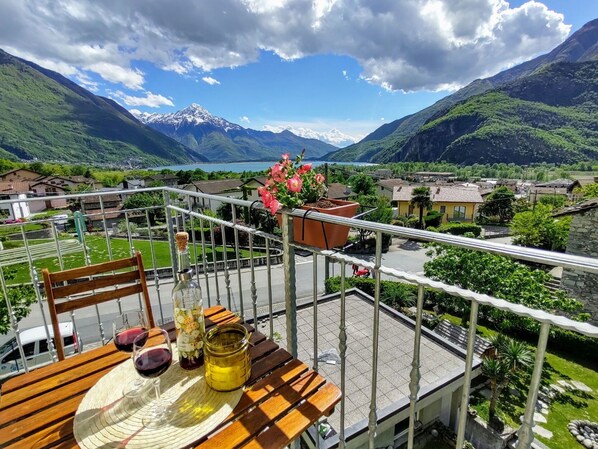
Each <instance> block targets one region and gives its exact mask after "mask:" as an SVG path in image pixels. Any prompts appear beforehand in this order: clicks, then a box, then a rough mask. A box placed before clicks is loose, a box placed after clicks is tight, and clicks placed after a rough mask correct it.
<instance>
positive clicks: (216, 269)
mask: <svg viewBox="0 0 598 449" xmlns="http://www.w3.org/2000/svg"><path fill="white" fill-rule="evenodd" d="M208 223H210V238H211V239H212V242H211V243H212V266H213V267H214V284H215V285H216V304H218V305H220V304H221V303H222V300H221V299H220V284H219V282H218V263H217V261H216V254H217V252H216V241H215V238H214V227H215V226H216V225H215V224H212V223H211V222H209V221H208Z"/></svg>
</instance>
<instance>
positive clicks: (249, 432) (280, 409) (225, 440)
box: [199, 371, 326, 449]
mask: <svg viewBox="0 0 598 449" xmlns="http://www.w3.org/2000/svg"><path fill="white" fill-rule="evenodd" d="M325 382H326V380H325V379H324V378H323V377H322V376H320V375H319V374H318V373H316V372H313V371H311V372H308V373H307V374H305V375H303V376H302V377H300V378H299V379H297V380H296V381H294V382H293V383H291V384H290V385H288V384H287V385H283V386H282V387H281V388H280V389H278V390H277V394H275V395H273V396H271V397H270V398H268V400H266V401H265V402H262V403H261V404H260V405H258V406H257V407H256V408H254V409H252V410H251V411H250V412H249V413H247V414H246V415H245V416H243V417H242V418H241V419H239V420H237V421H235V422H233V423H232V424H231V425H230V426H229V427H227V431H226V432H220V433H217V434H216V435H214V437H212V438H209V439H208V440H207V441H206V442H204V443H203V444H201V445H200V446H199V447H200V448H201V449H210V448H213V449H222V448H229V447H230V448H232V447H236V446H238V445H239V444H243V443H244V442H245V441H247V440H248V439H250V438H253V437H255V436H257V435H258V434H259V432H260V431H261V430H262V429H264V427H266V426H268V425H270V423H272V422H274V421H275V420H276V419H278V418H280V416H282V415H283V414H284V413H286V411H287V410H289V409H290V408H291V407H293V406H294V405H295V404H297V403H299V402H300V401H301V400H303V399H304V398H305V397H307V396H308V395H310V394H311V393H313V392H314V391H317V389H318V388H319V387H320V386H322V385H323V384H324V383H325Z"/></svg>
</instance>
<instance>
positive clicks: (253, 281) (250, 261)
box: [237, 234, 257, 326]
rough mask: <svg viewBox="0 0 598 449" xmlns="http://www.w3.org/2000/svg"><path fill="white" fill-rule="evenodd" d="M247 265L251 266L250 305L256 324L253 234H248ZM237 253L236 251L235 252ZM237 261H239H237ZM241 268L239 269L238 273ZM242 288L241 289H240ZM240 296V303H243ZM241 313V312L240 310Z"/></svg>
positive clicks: (255, 323)
mask: <svg viewBox="0 0 598 449" xmlns="http://www.w3.org/2000/svg"><path fill="white" fill-rule="evenodd" d="M248 237H249V266H250V268H251V281H250V282H251V287H250V291H251V305H252V306H253V324H254V325H255V326H257V288H256V286H255V263H254V261H253V234H249V236H248ZM237 254H238V253H237ZM237 263H239V262H237ZM237 267H238V265H237ZM240 272H241V270H240V269H239V273H240ZM241 290H242V289H241ZM242 298H243V297H241V303H243V300H242ZM241 310H242V309H241ZM241 313H243V312H242V311H241Z"/></svg>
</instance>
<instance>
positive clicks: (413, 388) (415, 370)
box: [407, 285, 424, 449]
mask: <svg viewBox="0 0 598 449" xmlns="http://www.w3.org/2000/svg"><path fill="white" fill-rule="evenodd" d="M423 310H424V286H423V285H419V286H418V288H417V312H416V317H415V335H414V339H413V360H412V361H411V373H410V374H409V379H410V382H409V435H408V437H407V438H408V439H407V449H413V439H414V437H415V412H416V410H415V408H416V406H417V393H418V392H419V381H420V379H421V372H420V369H419V368H420V345H421V336H422V316H423Z"/></svg>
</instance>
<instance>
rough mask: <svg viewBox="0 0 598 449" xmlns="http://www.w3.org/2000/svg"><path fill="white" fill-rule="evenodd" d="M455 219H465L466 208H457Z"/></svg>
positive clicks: (454, 213) (454, 214)
mask: <svg viewBox="0 0 598 449" xmlns="http://www.w3.org/2000/svg"><path fill="white" fill-rule="evenodd" d="M453 218H454V219H459V218H465V206H455V211H454V212H453Z"/></svg>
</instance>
